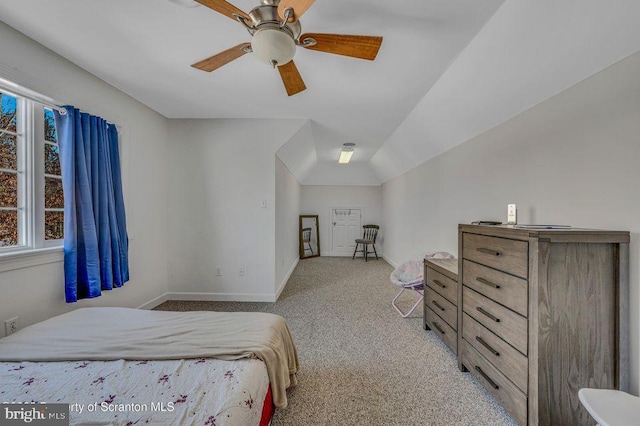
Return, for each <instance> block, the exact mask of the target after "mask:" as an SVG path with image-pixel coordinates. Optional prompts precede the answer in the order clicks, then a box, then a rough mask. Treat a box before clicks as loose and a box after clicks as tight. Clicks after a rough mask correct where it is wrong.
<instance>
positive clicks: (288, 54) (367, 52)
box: [191, 0, 382, 96]
mask: <svg viewBox="0 0 640 426" xmlns="http://www.w3.org/2000/svg"><path fill="white" fill-rule="evenodd" d="M196 1H197V2H198V3H200V4H202V5H204V6H207V7H208V8H210V9H213V10H215V11H216V12H218V13H221V14H223V15H225V16H227V17H229V18H231V19H233V20H235V21H238V22H240V23H241V24H242V25H243V26H244V27H245V28H246V29H247V30H248V31H249V34H251V42H250V43H240V44H239V45H237V46H234V47H232V48H230V49H227V50H225V51H223V52H220V53H218V54H217V55H214V56H211V57H210V58H207V59H204V60H202V61H200V62H197V63H195V64H193V65H191V66H192V67H194V68H197V69H199V70H202V71H207V72H211V71H214V70H216V69H218V68H220V67H221V66H223V65H226V64H228V63H229V62H231V61H233V60H235V59H238V58H239V57H241V56H243V55H244V54H245V53H253V54H254V55H255V56H256V57H258V58H259V59H260V60H262V61H263V62H266V63H267V64H269V65H271V66H273V67H274V68H276V67H277V68H278V71H279V72H280V77H281V78H282V82H283V83H284V87H285V89H286V90H287V94H288V95H289V96H292V95H295V94H296V93H300V92H302V91H303V90H305V89H306V88H307V87H306V86H305V84H304V81H303V80H302V77H301V76H300V73H299V72H298V69H297V68H296V65H295V63H294V62H293V56H294V55H295V52H296V47H297V46H302V47H304V48H305V49H310V50H318V51H321V52H326V53H334V54H336V55H344V56H351V57H353V58H360V59H367V60H370V61H372V60H374V59H375V58H376V55H377V54H378V50H379V49H380V45H381V44H382V37H376V36H361V35H341V34H318V33H307V34H302V35H301V33H302V27H301V25H300V17H301V16H302V15H303V14H304V13H305V12H306V11H307V9H308V8H309V7H310V6H311V5H312V4H313V3H314V2H315V0H260V3H261V4H260V6H257V7H255V8H253V9H252V10H251V11H250V12H249V13H244V12H243V11H241V10H240V9H238V8H237V7H235V6H233V5H232V4H230V3H228V2H227V1H225V0H196Z"/></svg>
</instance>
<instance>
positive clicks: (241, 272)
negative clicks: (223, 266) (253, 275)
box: [238, 266, 244, 277]
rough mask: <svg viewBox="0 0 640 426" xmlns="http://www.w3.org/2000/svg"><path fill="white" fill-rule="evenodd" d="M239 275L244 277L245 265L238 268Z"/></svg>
mask: <svg viewBox="0 0 640 426" xmlns="http://www.w3.org/2000/svg"><path fill="white" fill-rule="evenodd" d="M238 275H240V276H241V277H244V266H241V267H240V269H238Z"/></svg>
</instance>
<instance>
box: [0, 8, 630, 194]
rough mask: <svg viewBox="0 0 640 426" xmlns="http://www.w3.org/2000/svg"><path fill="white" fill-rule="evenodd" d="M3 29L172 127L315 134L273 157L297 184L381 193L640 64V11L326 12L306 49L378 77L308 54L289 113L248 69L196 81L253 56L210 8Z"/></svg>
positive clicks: (23, 21) (70, 16) (120, 11)
mask: <svg viewBox="0 0 640 426" xmlns="http://www.w3.org/2000/svg"><path fill="white" fill-rule="evenodd" d="M232 3H234V4H235V5H236V6H237V7H239V8H240V9H242V10H244V11H249V10H250V9H251V8H252V7H254V6H256V5H257V4H258V0H233V1H232ZM503 3H504V4H503ZM0 19H1V20H2V21H4V22H6V23H7V24H9V25H10V26H12V27H14V28H16V29H17V30H18V31H20V32H22V33H24V34H26V35H27V36H29V37H31V38H33V39H34V40H36V41H37V42H39V43H41V44H43V45H44V46H46V47H48V48H50V49H51V50H53V51H55V52H57V53H58V54H60V55H62V56H64V57H65V58H67V59H69V60H71V61H72V62H74V63H76V64H77V65H79V66H80V67H82V68H84V69H86V70H88V71H90V72H92V73H93V74H95V75H96V76H98V77H100V78H102V79H103V80H105V81H107V82H108V83H110V84H112V85H114V86H115V87H117V88H119V89H121V90H122V91H124V92H125V93H127V94H129V95H131V96H132V97H134V98H136V99H138V100H139V101H141V102H142V103H144V104H146V105H148V106H149V107H151V108H153V109H154V110H156V111H158V112H160V113H161V114H163V115H165V116H166V117H169V118H274V119H276V118H303V119H308V120H309V121H308V122H307V123H306V124H305V125H304V126H302V127H301V129H300V130H299V131H298V132H297V133H296V134H295V135H294V136H293V137H291V138H290V139H289V140H288V141H287V140H283V141H282V143H283V146H282V148H281V149H280V151H279V152H278V155H279V157H280V158H281V159H282V160H283V161H284V162H285V164H287V166H288V167H289V169H290V170H291V171H292V172H293V173H294V174H295V175H296V177H297V178H298V179H299V180H300V182H301V183H303V184H357V185H366V184H380V183H381V182H385V181H387V180H389V179H391V178H393V177H394V176H397V175H399V174H401V173H403V172H405V171H406V170H408V169H410V168H412V167H415V166H417V165H419V164H420V163H422V162H424V161H426V160H428V159H429V158H432V157H434V156H436V155H438V154H439V153H442V152H444V151H446V150H448V149H451V148H453V147H455V146H456V145H459V144H461V143H464V142H466V141H468V140H470V139H472V138H473V137H475V136H477V135H479V134H481V133H482V132H484V131H486V130H488V129H490V128H492V127H494V126H497V125H499V124H500V123H503V122H504V121H506V120H508V119H510V118H511V117H513V116H515V115H517V114H519V113H521V112H523V111H525V110H526V109H528V108H531V107H532V106H534V105H536V104H537V103H540V102H542V101H544V100H545V99H548V98H549V97H551V96H553V95H555V94H557V93H559V92H561V91H562V90H564V89H566V88H568V87H570V86H572V85H573V84H576V83H578V82H580V81H582V80H584V79H585V78H587V77H589V76H591V75H593V74H594V73H596V72H598V71H600V70H602V69H604V68H606V67H607V66H609V65H611V64H613V63H615V62H617V61H619V60H621V59H623V58H625V57H626V56H629V55H631V54H633V53H635V52H637V51H638V50H639V49H640V25H638V22H640V2H639V1H638V0H608V1H606V2H603V1H602V0H580V1H576V0H535V1H532V0H506V1H505V0H397V1H389V2H380V1H371V0H341V1H339V2H336V1H329V0H318V1H317V2H316V3H315V4H314V5H313V7H312V8H311V9H310V10H309V11H308V12H307V13H306V14H305V15H304V16H303V18H302V26H303V33H304V32H329V33H331V32H333V33H347V34H365V35H382V36H383V37H384V42H383V44H382V48H381V50H380V53H379V55H378V58H377V59H376V61H375V62H369V61H363V60H358V59H353V58H347V57H343V56H336V55H330V54H326V53H321V52H314V51H309V50H305V49H303V48H299V49H298V52H297V54H296V58H295V61H296V65H297V66H298V69H299V70H300V72H301V74H302V76H303V78H304V80H305V82H306V85H307V87H308V90H306V91H304V92H302V93H300V94H298V95H296V96H293V97H287V96H286V93H285V91H284V88H283V87H282V82H281V81H280V77H279V75H278V73H277V72H276V71H275V70H273V69H271V68H269V67H268V66H266V65H264V64H262V63H260V62H258V61H257V60H256V59H255V58H252V57H251V56H250V55H246V56H245V57H242V58H240V59H238V60H236V61H235V62H232V63H230V64H228V65H226V66H224V67H223V68H221V69H219V70H216V71H214V72H213V73H210V74H209V73H204V72H201V71H198V70H195V69H193V68H191V67H190V64H192V63H194V62H196V61H198V60H201V59H204V58H205V57H208V56H211V55H212V54H215V53H217V52H219V51H221V50H224V49H227V48H229V47H231V46H234V45H236V44H238V43H240V42H245V41H249V34H248V33H247V32H246V30H244V28H243V27H242V26H241V25H240V24H238V23H235V22H234V21H232V20H231V19H229V18H227V17H225V16H222V15H219V14H217V13H216V12H214V11H212V10H210V9H208V8H206V7H203V6H199V7H195V8H185V7H180V6H178V5H176V4H174V3H171V2H170V1H167V0H135V1H132V0H109V1H107V0H103V1H97V0H93V1H88V0H56V1H51V0H2V1H1V2H0ZM344 142H355V143H356V144H357V146H356V154H355V155H354V160H353V164H351V165H348V166H341V167H338V166H337V165H336V159H337V157H338V153H339V150H340V146H341V145H342V144H343V143H344Z"/></svg>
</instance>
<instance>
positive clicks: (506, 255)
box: [462, 233, 529, 278]
mask: <svg viewBox="0 0 640 426" xmlns="http://www.w3.org/2000/svg"><path fill="white" fill-rule="evenodd" d="M462 235H463V247H464V248H463V253H462V256H463V257H464V258H465V259H469V260H473V261H474V262H477V263H481V264H483V265H487V266H490V267H492V268H494V269H499V270H501V271H505V272H508V273H509V274H513V275H517V276H519V277H522V278H527V272H528V262H527V259H528V256H529V253H528V251H529V243H527V242H526V241H518V240H509V239H507V238H498V237H487V236H485V235H476V234H469V233H464V234H462Z"/></svg>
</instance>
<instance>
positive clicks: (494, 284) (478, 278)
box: [476, 277, 500, 290]
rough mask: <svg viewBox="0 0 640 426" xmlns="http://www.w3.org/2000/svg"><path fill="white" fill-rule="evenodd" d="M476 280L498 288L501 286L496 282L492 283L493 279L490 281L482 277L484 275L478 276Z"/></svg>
mask: <svg viewBox="0 0 640 426" xmlns="http://www.w3.org/2000/svg"><path fill="white" fill-rule="evenodd" d="M476 281H478V282H479V283H482V284H484V285H488V286H489V287H493V288H495V289H496V290H497V289H499V288H500V286H499V285H498V284H496V283H492V282H491V281H489V280H488V279H486V278H482V277H476Z"/></svg>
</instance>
